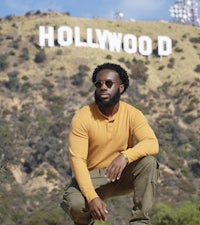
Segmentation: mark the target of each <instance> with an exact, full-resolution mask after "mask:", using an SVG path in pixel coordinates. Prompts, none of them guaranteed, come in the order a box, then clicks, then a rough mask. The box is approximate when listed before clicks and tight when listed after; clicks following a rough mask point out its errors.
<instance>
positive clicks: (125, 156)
mask: <svg viewBox="0 0 200 225" xmlns="http://www.w3.org/2000/svg"><path fill="white" fill-rule="evenodd" d="M121 155H123V156H124V158H125V160H126V163H127V165H128V164H129V160H128V157H127V155H125V154H124V153H122V152H121Z"/></svg>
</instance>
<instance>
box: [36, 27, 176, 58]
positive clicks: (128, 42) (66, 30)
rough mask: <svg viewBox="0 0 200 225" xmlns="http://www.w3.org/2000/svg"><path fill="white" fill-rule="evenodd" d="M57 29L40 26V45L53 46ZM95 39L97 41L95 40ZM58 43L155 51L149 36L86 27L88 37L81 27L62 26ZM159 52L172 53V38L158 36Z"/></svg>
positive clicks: (147, 53)
mask: <svg viewBox="0 0 200 225" xmlns="http://www.w3.org/2000/svg"><path fill="white" fill-rule="evenodd" d="M54 40H55V30H54V27H52V26H39V45H40V46H41V47H45V46H47V47H53V46H54V45H55V41H54ZM94 40H95V41H94ZM57 43H58V44H59V45H60V46H61V47H68V46H71V45H74V46H76V47H90V48H99V49H108V50H109V51H111V52H122V51H124V52H126V53H128V54H135V53H137V52H139V53H140V54H141V55H143V56H149V55H151V54H152V52H153V44H152V39H151V38H150V37H149V36H140V37H138V38H137V37H136V36H135V35H134V34H122V33H116V32H110V31H109V30H100V29H92V28H86V38H85V39H84V41H83V40H82V38H81V29H80V27H74V28H73V29H72V28H71V27H69V26H60V27H59V28H58V29H57ZM157 52H158V55H159V56H161V57H162V56H168V55H170V54H171V53H172V40H171V39H170V38H169V37H167V36H158V38H157Z"/></svg>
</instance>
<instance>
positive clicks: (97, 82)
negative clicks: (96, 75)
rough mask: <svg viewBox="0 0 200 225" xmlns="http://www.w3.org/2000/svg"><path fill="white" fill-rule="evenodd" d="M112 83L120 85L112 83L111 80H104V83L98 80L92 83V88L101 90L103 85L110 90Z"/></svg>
mask: <svg viewBox="0 0 200 225" xmlns="http://www.w3.org/2000/svg"><path fill="white" fill-rule="evenodd" d="M114 83H119V84H121V82H114V81H112V80H105V81H100V80H98V81H96V82H95V83H94V86H95V87H96V88H101V87H102V86H103V84H105V85H106V86H107V87H108V88H111V87H112V86H113V84H114Z"/></svg>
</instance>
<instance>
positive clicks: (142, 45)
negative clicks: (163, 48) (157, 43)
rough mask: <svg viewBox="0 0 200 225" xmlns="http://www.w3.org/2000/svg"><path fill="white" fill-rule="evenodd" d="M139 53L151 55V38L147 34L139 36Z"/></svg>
mask: <svg viewBox="0 0 200 225" xmlns="http://www.w3.org/2000/svg"><path fill="white" fill-rule="evenodd" d="M139 53H140V54H141V55H145V56H148V55H151V53H152V40H151V38H149V37H148V36H141V37H139Z"/></svg>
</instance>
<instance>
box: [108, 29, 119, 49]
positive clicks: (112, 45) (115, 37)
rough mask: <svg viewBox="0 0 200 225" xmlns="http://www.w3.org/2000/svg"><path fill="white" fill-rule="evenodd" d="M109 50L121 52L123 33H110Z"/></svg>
mask: <svg viewBox="0 0 200 225" xmlns="http://www.w3.org/2000/svg"><path fill="white" fill-rule="evenodd" d="M108 43H109V50H110V51H111V52H113V51H116V52H120V51H121V47H122V33H115V32H113V33H112V32H109V33H108Z"/></svg>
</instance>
